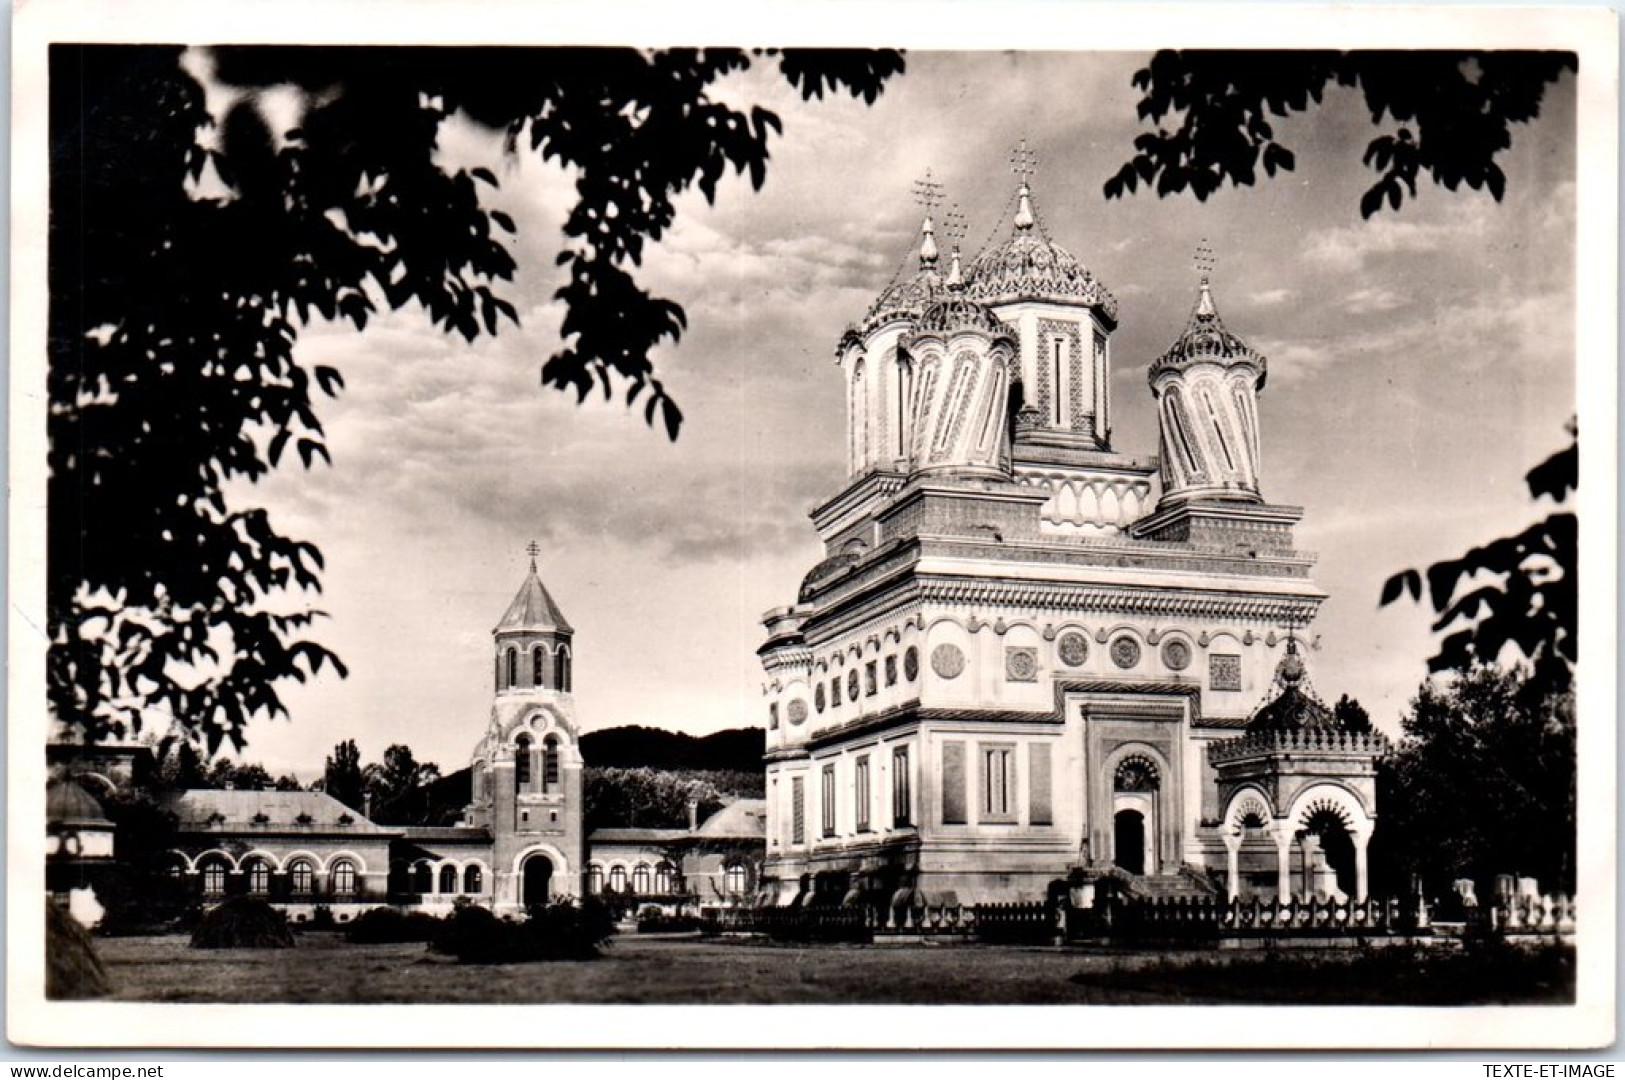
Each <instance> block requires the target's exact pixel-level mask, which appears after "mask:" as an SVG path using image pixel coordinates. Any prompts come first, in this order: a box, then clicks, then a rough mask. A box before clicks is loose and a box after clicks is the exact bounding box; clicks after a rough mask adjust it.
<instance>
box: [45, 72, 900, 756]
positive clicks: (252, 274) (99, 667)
mask: <svg viewBox="0 0 1625 1080" xmlns="http://www.w3.org/2000/svg"><path fill="white" fill-rule="evenodd" d="M199 57H206V58H207V59H208V60H209V61H210V62H211V63H212V66H213V73H214V79H215V81H216V82H218V83H219V84H221V85H222V86H223V87H224V88H225V91H226V94H225V98H224V99H225V100H230V101H231V104H230V106H229V108H228V109H227V110H226V111H225V115H224V117H223V119H222V120H221V122H220V123H219V125H218V129H216V128H215V126H214V123H213V120H212V118H211V117H210V115H209V113H208V111H207V108H206V98H205V88H204V85H203V83H202V82H201V81H200V78H199V77H198V76H195V75H194V74H192V72H193V71H194V70H196V69H197V68H196V65H195V64H193V63H192V61H194V60H196V59H198V58H199ZM183 61H185V63H183ZM757 62H765V63H772V64H776V66H777V69H778V72H779V74H780V75H781V76H782V77H783V78H784V79H786V80H787V81H788V82H789V84H790V85H791V86H793V87H795V88H796V89H797V90H798V91H799V92H800V93H801V94H802V96H803V97H805V98H807V99H814V98H820V97H823V96H824V95H825V94H826V93H836V92H846V93H849V94H851V95H853V96H855V97H860V98H862V99H864V100H865V101H870V102H872V101H873V100H874V99H875V98H876V96H877V95H878V94H879V93H880V91H881V89H882V87H883V86H884V84H885V82H886V80H887V79H888V78H889V77H890V76H891V75H893V74H894V73H896V72H898V71H901V70H902V58H901V56H900V54H898V53H896V52H893V51H888V50H881V51H874V52H829V51H817V50H812V51H794V50H786V51H782V52H780V51H775V50H755V51H745V50H738V49H703V50H702V49H672V50H655V51H636V50H629V49H589V48H580V49H548V50H537V49H506V48H492V49H454V48H307V47H229V48H216V49H213V50H209V51H207V52H206V53H191V54H188V53H186V51H185V50H183V49H181V48H178V47H149V46H99V45H54V46H52V48H51V53H50V65H51V68H50V139H51V183H50V208H51V219H50V240H49V242H50V255H49V289H50V296H51V305H50V315H49V361H50V367H49V374H48V397H49V404H48V408H49V419H48V433H49V438H50V450H49V490H48V500H49V506H48V534H49V535H48V571H47V572H48V584H47V601H48V623H49V626H48V634H49V639H50V640H49V652H48V659H47V663H48V668H49V672H48V683H49V687H50V705H51V708H52V711H53V713H54V714H55V716H56V718H57V719H59V720H61V721H63V722H66V723H67V724H69V725H70V726H72V727H74V728H77V729H79V731H80V732H81V733H82V734H83V735H84V736H85V737H88V738H91V739H96V738H101V737H104V736H106V735H108V734H121V733H129V732H132V731H135V730H139V729H140V727H141V724H142V721H143V719H144V718H148V719H152V718H153V717H146V716H145V714H147V713H149V712H150V713H152V714H155V718H156V720H157V721H158V722H162V723H167V724H170V725H173V726H174V727H176V728H177V729H178V730H179V733H180V734H182V735H185V736H188V737H191V738H195V739H197V740H198V741H200V742H201V743H202V744H204V745H206V747H207V748H208V750H210V751H211V752H212V751H213V750H215V749H217V748H218V747H219V746H220V745H221V743H222V742H225V741H229V742H231V743H232V744H234V745H237V746H241V745H242V741H243V729H244V726H245V725H246V723H247V722H248V720H249V719H250V717H253V716H257V715H271V716H275V715H285V713H286V710H285V708H284V706H283V704H282V701H281V698H280V696H279V693H278V684H279V683H280V682H281V681H282V680H285V679H288V678H293V679H298V680H304V679H306V678H308V677H310V676H311V675H313V674H315V673H317V672H319V671H320V670H322V669H323V668H324V667H329V666H331V667H332V668H334V669H335V670H337V671H338V672H339V673H340V674H342V673H343V671H344V669H343V667H342V665H340V663H339V661H338V658H337V657H336V656H334V655H333V653H332V652H330V651H329V650H328V649H326V648H325V647H323V646H322V645H320V644H319V643H317V642H315V641H312V640H309V639H308V638H307V637H305V635H306V634H307V632H308V631H309V628H310V625H311V623H312V621H313V620H314V619H315V618H317V617H318V616H319V614H320V613H319V612H317V611H314V610H311V609H310V607H309V605H308V603H304V602H303V601H302V600H298V599H297V598H298V597H300V596H302V594H304V593H308V592H310V591H316V590H319V589H320V572H321V569H322V557H321V553H320V552H319V551H318V550H317V549H316V547H315V546H314V545H312V544H310V543H307V542H303V541H300V540H298V539H295V538H292V537H288V536H286V535H283V534H282V533H281V532H279V531H278V530H277V528H276V527H275V526H273V524H272V523H271V521H270V520H269V517H268V515H267V514H266V512H265V511H264V510H262V509H256V508H247V509H244V508H238V507H236V506H233V505H231V504H230V503H229V502H228V500H227V498H226V490H227V486H228V485H230V484H232V483H234V482H240V481H243V480H248V481H254V480H258V479H259V478H260V477H263V476H264V475H265V474H266V473H267V472H268V471H269V470H270V469H272V468H274V467H276V466H277V465H278V464H279V463H281V462H282V460H283V459H284V457H286V456H287V455H288V454H289V452H290V451H292V453H293V454H295V455H297V457H298V459H299V460H300V462H301V463H302V464H303V465H304V466H305V467H306V468H309V467H310V466H311V465H312V464H313V463H314V462H315V460H316V459H317V458H320V459H322V460H324V461H326V460H328V459H329V452H328V449H327V445H326V442H325V439H324V435H323V429H322V424H321V420H320V418H319V416H318V415H317V411H316V407H315V400H316V398H317V397H319V396H320V395H329V396H330V395H333V394H336V393H337V392H338V391H339V389H340V388H341V387H342V386H343V380H342V377H341V375H340V374H339V372H337V371H335V370H333V369H331V368H327V367H321V366H314V367H311V368H309V369H307V368H306V367H305V366H304V365H303V364H301V363H300V362H299V360H298V359H296V357H295V355H294V344H295V342H296V340H297V338H298V335H299V331H300V330H301V329H302V328H303V327H305V326H306V325H308V324H309V323H310V322H311V321H312V320H314V319H317V318H321V319H327V320H335V319H336V320H342V321H346V322H348V323H350V324H351V325H353V326H354V327H355V328H356V329H358V330H359V329H362V328H364V327H365V326H366V324H367V322H368V320H369V318H370V316H372V315H373V314H374V313H375V312H376V311H377V310H378V309H379V308H380V307H381V306H383V305H387V306H388V307H390V308H402V307H405V306H407V305H409V304H416V305H418V306H419V307H421V309H422V310H423V311H424V312H425V314H427V315H428V317H429V319H430V320H431V322H432V323H433V324H434V325H436V326H438V327H440V328H442V329H444V330H445V331H447V332H448V333H456V334H458V335H460V336H462V337H464V338H466V339H469V340H473V339H474V338H476V337H478V336H479V335H481V334H495V333H496V332H497V331H498V329H499V327H500V326H501V324H502V323H504V322H509V323H517V322H518V314H517V312H516V310H515V308H514V307H513V305H512V304H511V303H510V302H509V301H508V300H507V299H505V298H504V297H503V296H502V295H501V285H502V283H503V282H506V281H509V280H511V278H512V276H513V273H514V270H515V262H514V258H513V256H512V254H511V253H510V250H509V246H508V245H509V243H510V242H512V236H511V234H513V233H514V231H515V225H514V222H513V221H512V220H511V219H510V218H509V217H508V216H507V215H506V214H504V213H502V212H501V211H500V210H499V209H495V208H492V207H490V206H488V205H486V203H485V201H484V199H485V195H486V193H488V192H489V191H491V190H493V189H495V188H496V187H497V186H498V180H497V178H496V175H495V174H494V173H493V172H491V171H490V170H489V169H485V168H475V169H469V170H457V171H450V170H448V169H446V168H442V166H441V164H440V163H439V161H438V159H437V151H438V150H439V137H440V132H441V129H442V126H443V125H445V124H446V123H447V122H448V121H451V120H452V119H453V118H463V119H466V120H467V121H469V122H472V123H474V124H478V125H481V126H483V127H485V128H488V129H496V130H498V131H501V132H503V133H505V136H506V146H507V148H508V152H509V153H515V154H517V153H519V152H520V148H521V147H522V146H524V147H528V148H529V151H530V152H533V153H535V154H536V155H537V156H539V157H540V158H541V159H542V160H543V161H546V162H550V163H554V164H556V165H558V166H560V167H563V168H566V169H570V170H573V171H574V173H575V177H576V179H575V189H576V196H577V201H576V203H575V205H574V207H573V208H572V209H571V211H570V213H569V215H568V217H567V219H566V222H565V224H564V230H563V232H564V243H563V246H562V249H561V250H560V251H559V254H558V257H557V258H558V262H559V263H560V264H561V265H563V266H565V267H566V268H567V271H568V274H567V281H566V283H565V284H564V285H563V286H562V287H561V288H560V289H559V290H558V292H557V294H556V299H558V300H559V301H560V302H562V303H563V304H564V305H565V306H566V308H567V314H566V317H565V320H564V325H563V336H562V342H561V345H560V348H559V349H558V351H556V352H555V353H554V354H553V355H552V356H551V357H549V358H548V359H547V361H546V362H545V364H544V365H543V367H542V369H541V380H542V383H543V384H544V385H545V386H549V387H554V388H558V389H562V390H568V391H573V392H574V393H575V394H576V395H577V397H578V398H584V397H586V396H587V395H588V394H589V393H591V392H592V391H593V390H594V389H595V388H597V389H601V390H602V391H603V392H604V393H605V394H606V395H608V394H610V393H611V392H612V391H613V390H614V389H615V388H616V387H617V386H618V385H619V386H623V387H624V388H625V396H626V400H627V402H628V403H629V404H632V403H637V402H639V401H640V400H641V403H642V405H643V409H644V415H645V417H646V419H647V420H648V422H649V423H651V424H653V423H656V422H659V423H660V424H662V425H663V426H664V428H665V430H666V432H667V433H668V434H669V435H670V436H671V437H673V438H675V437H676V435H677V433H678V430H679V427H680V425H681V422H682V413H681V411H680V410H679V409H678V407H677V405H676V403H675V402H674V401H672V400H671V398H670V396H669V395H668V394H667V393H666V391H665V389H664V387H663V386H662V385H661V382H660V380H659V378H658V377H657V376H656V374H655V372H654V369H653V367H652V365H651V363H650V359H649V354H650V351H651V350H652V349H653V348H654V346H655V345H657V344H659V343H660V342H662V341H667V340H672V341H675V340H676V339H677V338H678V337H679V335H680V334H681V332H682V330H683V327H684V319H685V317H684V314H683V310H682V308H681V307H679V306H678V305H677V304H676V303H674V302H672V301H671V300H668V299H665V298H662V297H658V296H652V295H650V294H649V293H648V292H646V291H645V290H644V289H643V288H642V287H641V286H640V285H639V284H638V282H637V281H636V279H635V278H634V276H633V274H632V268H635V267H636V266H637V265H638V264H639V262H640V260H641V258H642V255H643V251H644V245H645V244H646V243H649V242H652V241H658V240H659V239H660V238H661V236H662V235H663V234H664V233H665V231H666V229H668V228H669V227H670V226H671V224H672V222H673V220H674V217H675V214H676V208H675V201H674V200H675V199H676V197H677V196H678V195H680V194H681V193H683V192H684V191H687V190H689V189H690V188H695V187H697V188H698V189H699V190H700V191H701V192H702V193H703V194H704V195H705V196H706V198H707V199H713V198H714V197H715V195H716V191H717V184H718V182H719V181H720V180H721V179H722V177H723V176H724V174H725V173H727V172H728V171H729V170H734V171H736V172H738V173H741V174H748V175H749V177H750V179H751V182H752V183H753V184H754V185H756V186H758V187H759V186H760V185H761V184H762V182H763V180H764V178H765V169H766V163H767V159H768V141H769V136H770V134H773V133H777V132H779V130H780V122H779V119H778V117H777V116H775V115H774V114H773V113H772V112H770V111H768V110H766V109H762V108H759V107H742V108H737V109H736V108H734V107H732V106H730V105H727V104H724V103H723V102H721V101H719V100H716V99H715V98H714V97H713V96H712V95H713V90H714V89H715V87H716V84H717V83H718V81H719V80H721V79H722V78H724V77H725V76H728V75H730V74H732V73H735V72H739V71H741V70H743V69H745V68H746V67H748V66H750V65H751V64H753V63H757ZM270 88H279V89H280V90H282V91H284V92H286V91H290V90H291V91H292V93H293V94H294V96H295V99H296V100H297V103H298V109H297V111H298V114H299V119H298V121H297V123H296V125H295V126H294V127H292V128H287V129H282V130H278V128H277V127H274V126H273V125H272V124H271V123H270V122H269V121H268V120H267V116H268V115H271V113H270V112H269V111H267V110H265V109H264V108H262V107H261V106H262V92H263V91H266V90H268V89H270ZM216 135H217V138H215V137H213V136H216ZM290 592H291V593H292V595H293V598H290Z"/></svg>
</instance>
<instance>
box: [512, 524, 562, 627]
mask: <svg viewBox="0 0 1625 1080" xmlns="http://www.w3.org/2000/svg"><path fill="white" fill-rule="evenodd" d="M526 550H527V551H528V552H529V553H530V573H528V574H526V575H525V583H524V584H523V585H521V586H519V592H518V594H517V595H516V596H515V597H514V598H513V603H511V604H509V605H508V610H507V611H505V612H503V614H502V618H501V619H499V620H498V621H497V625H496V629H494V630H492V631H491V632H492V633H493V634H501V633H511V632H515V631H521V630H556V631H559V632H562V633H566V634H571V633H574V632H575V630H574V629H573V628H572V627H571V626H570V623H569V620H567V619H565V617H564V612H562V611H560V610H559V605H558V604H557V603H555V602H554V600H553V597H552V595H551V594H550V593H549V592H548V591H547V586H546V585H543V584H542V579H541V577H540V575H538V574H537V573H536V556H537V555H539V554H541V548H540V547H539V546H537V544H536V541H534V540H532V541H531V542H530V546H529V547H528V548H527V549H526Z"/></svg>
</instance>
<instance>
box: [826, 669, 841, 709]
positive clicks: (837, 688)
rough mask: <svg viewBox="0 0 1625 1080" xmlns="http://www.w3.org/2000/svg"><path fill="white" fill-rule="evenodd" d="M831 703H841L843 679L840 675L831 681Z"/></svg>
mask: <svg viewBox="0 0 1625 1080" xmlns="http://www.w3.org/2000/svg"><path fill="white" fill-rule="evenodd" d="M829 703H830V704H831V705H839V704H840V703H841V677H840V676H839V675H837V676H835V678H833V679H831V680H830V681H829Z"/></svg>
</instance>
